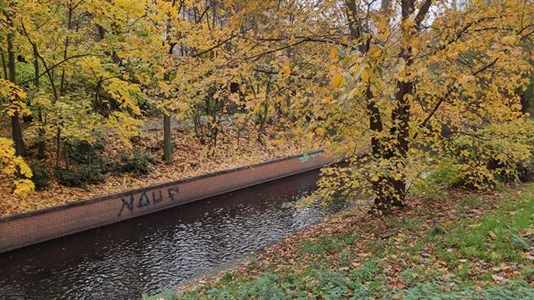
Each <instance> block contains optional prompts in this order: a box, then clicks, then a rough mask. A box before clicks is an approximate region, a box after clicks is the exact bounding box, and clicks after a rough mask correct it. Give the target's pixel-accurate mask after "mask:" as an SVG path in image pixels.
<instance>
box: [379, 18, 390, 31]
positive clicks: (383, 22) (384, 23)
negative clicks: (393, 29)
mask: <svg viewBox="0 0 534 300" xmlns="http://www.w3.org/2000/svg"><path fill="white" fill-rule="evenodd" d="M388 28H389V20H388V16H386V15H382V16H381V18H380V20H379V21H378V24H377V26H376V29H378V31H379V32H384V31H386V30H388Z"/></svg>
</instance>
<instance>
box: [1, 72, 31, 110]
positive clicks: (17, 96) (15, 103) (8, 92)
mask: <svg viewBox="0 0 534 300" xmlns="http://www.w3.org/2000/svg"><path fill="white" fill-rule="evenodd" d="M0 97H1V98H4V99H6V100H7V102H6V103H4V104H3V105H2V111H3V112H4V113H5V114H7V115H8V116H14V115H15V113H17V112H18V113H19V114H21V115H30V114H31V111H30V109H29V108H28V106H27V104H26V102H25V101H24V100H25V99H26V92H24V90H22V89H21V88H20V87H19V86H17V85H15V84H13V83H12V82H11V81H8V80H4V79H0Z"/></svg>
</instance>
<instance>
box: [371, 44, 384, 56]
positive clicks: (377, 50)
mask: <svg viewBox="0 0 534 300" xmlns="http://www.w3.org/2000/svg"><path fill="white" fill-rule="evenodd" d="M381 54H382V49H380V46H379V45H373V46H372V47H371V48H370V49H369V56H370V57H373V58H378V57H379V56H380V55H381Z"/></svg>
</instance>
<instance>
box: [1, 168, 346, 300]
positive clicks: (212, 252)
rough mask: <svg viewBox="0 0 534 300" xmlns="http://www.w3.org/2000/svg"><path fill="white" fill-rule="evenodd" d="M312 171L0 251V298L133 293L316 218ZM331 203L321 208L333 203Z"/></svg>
mask: <svg viewBox="0 0 534 300" xmlns="http://www.w3.org/2000/svg"><path fill="white" fill-rule="evenodd" d="M317 179H318V172H316V171H314V172H308V173H305V174H301V175H297V176H293V177H289V178H285V179H281V180H277V181H273V182H270V183H267V184H263V185H260V186H256V187H252V188H248V189H244V190H240V191H237V192H234V193H230V194H226V195H223V196H219V197H214V198H210V199H207V200H204V201H199V202H196V203H191V204H188V205H184V206H180V207H176V208H172V209H168V210H165V211H161V212H158V213H155V214H151V215H148V216H143V217H140V218H137V219H133V220H129V221H125V222H122V223H118V224H115V225H111V226H107V227H103V228H101V229H97V230H91V231H87V232H83V233H79V234H76V235H71V236H68V237H64V238H61V239H57V240H54V241H50V242H46V243H43V244H39V245H35V246H31V247H27V248H24V249H20V250H17V251H12V252H8V253H4V254H0V299H139V298H141V297H142V295H143V294H155V293H159V292H161V291H162V290H164V289H165V288H172V287H173V286H176V285H178V284H179V283H182V282H184V281H186V280H188V279H191V278H192V277H194V276H198V275H200V274H203V273H205V272H207V271H209V270H212V269H214V268H216V267H217V266H220V265H221V264H223V263H225V262H229V261H232V260H235V259H237V258H240V257H243V256H246V255H247V254H249V253H251V252H253V251H255V250H258V249H260V248H262V247H264V246H266V245H269V244H271V243H273V242H275V241H278V240H280V239H281V238H283V237H284V236H287V235H288V234H290V233H291V232H294V231H297V230H301V229H303V228H305V227H306V226H308V225H310V224H312V223H314V222H317V221H319V220H320V219H321V218H322V217H323V216H324V214H325V213H327V211H325V210H323V209H319V208H314V207H310V208H306V209H297V208H295V207H294V206H293V205H291V204H293V203H295V202H296V201H297V200H298V199H300V198H302V197H303V196H305V195H307V194H309V193H310V192H311V191H313V190H314V189H316V185H315V183H316V181H317ZM341 207H342V205H334V206H332V207H331V208H329V209H328V210H329V211H336V210H339V209H341Z"/></svg>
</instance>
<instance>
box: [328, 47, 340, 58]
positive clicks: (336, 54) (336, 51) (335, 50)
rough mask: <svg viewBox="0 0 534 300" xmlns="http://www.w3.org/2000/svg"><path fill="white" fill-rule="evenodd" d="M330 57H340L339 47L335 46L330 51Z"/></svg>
mask: <svg viewBox="0 0 534 300" xmlns="http://www.w3.org/2000/svg"><path fill="white" fill-rule="evenodd" d="M330 59H331V60H337V59H339V49H338V48H333V49H332V51H331V52H330Z"/></svg>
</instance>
